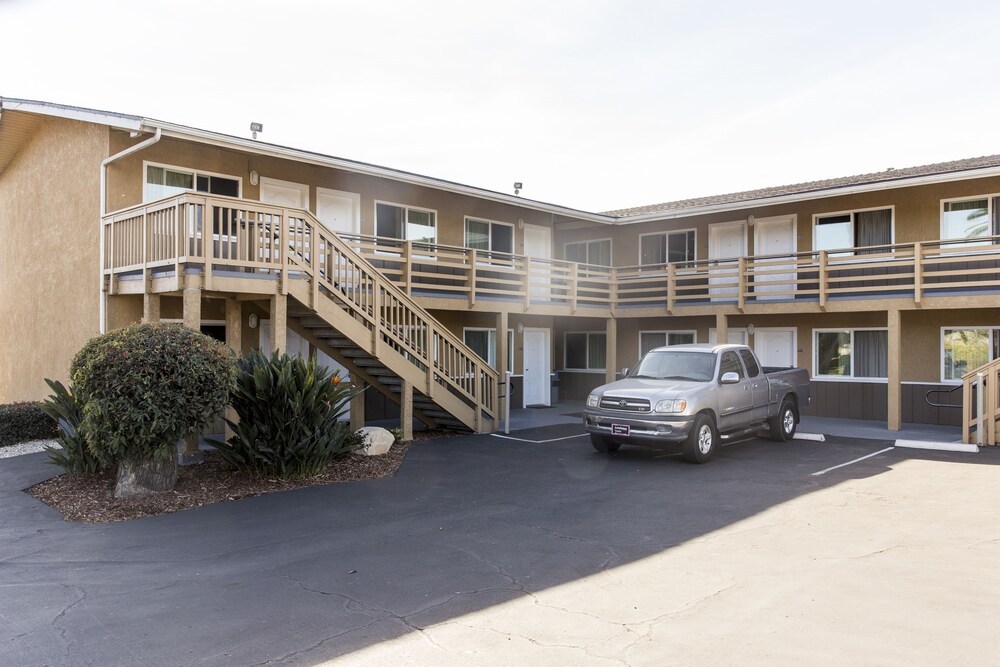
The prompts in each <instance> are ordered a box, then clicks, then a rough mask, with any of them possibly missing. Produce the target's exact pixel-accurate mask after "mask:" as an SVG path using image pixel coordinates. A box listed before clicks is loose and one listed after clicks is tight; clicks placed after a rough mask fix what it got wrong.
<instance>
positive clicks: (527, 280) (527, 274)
mask: <svg viewBox="0 0 1000 667" xmlns="http://www.w3.org/2000/svg"><path fill="white" fill-rule="evenodd" d="M530 306H531V257H525V258H524V311H525V312H527V311H528V308H529V307H530Z"/></svg>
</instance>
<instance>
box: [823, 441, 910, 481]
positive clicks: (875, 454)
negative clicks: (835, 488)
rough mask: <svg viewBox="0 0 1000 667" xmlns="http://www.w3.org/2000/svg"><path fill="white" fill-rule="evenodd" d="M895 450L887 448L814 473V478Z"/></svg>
mask: <svg viewBox="0 0 1000 667" xmlns="http://www.w3.org/2000/svg"><path fill="white" fill-rule="evenodd" d="M893 449H895V447H886V448H885V449H880V450H878V451H877V452H875V453H873V454H868V455H867V456H862V457H860V458H856V459H854V460H853V461H848V462H847V463H841V464H840V465H839V466H833V467H832V468H827V469H826V470H820V471H819V472H814V473H813V477H816V476H817V475H825V474H826V473H828V472H830V471H831V470H836V469H837V468H843V467H844V466H849V465H851V464H852V463H857V462H858V461H864V460H865V459H870V458H871V457H873V456H878V455H879V454H885V453H886V452H888V451H891V450H893Z"/></svg>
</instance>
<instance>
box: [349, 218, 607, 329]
mask: <svg viewBox="0 0 1000 667" xmlns="http://www.w3.org/2000/svg"><path fill="white" fill-rule="evenodd" d="M340 237H341V238H342V239H344V241H345V242H346V243H348V244H349V245H350V246H351V247H353V248H354V249H355V250H356V251H358V252H359V253H361V254H362V255H364V256H365V257H367V258H368V260H369V261H370V262H371V263H372V264H373V265H374V266H377V267H379V269H380V270H381V271H382V272H383V273H384V274H385V275H387V276H390V277H392V279H393V280H395V281H396V282H397V283H398V284H399V285H400V287H402V288H403V289H405V290H406V291H407V292H408V293H410V294H417V295H420V296H428V297H460V298H463V299H466V300H467V301H468V303H469V304H470V305H475V303H476V302H477V300H491V299H493V300H495V299H504V300H516V301H519V302H522V303H523V304H524V305H525V307H531V306H533V305H534V306H542V307H551V306H562V307H567V308H568V309H569V310H570V311H571V312H576V310H577V309H578V308H584V307H589V308H598V309H603V310H605V311H610V309H611V305H612V295H613V287H612V284H613V278H614V269H613V268H611V267H607V266H594V265H590V264H577V263H576V262H567V261H564V260H560V259H538V258H532V257H526V256H523V255H512V254H509V253H499V252H491V251H488V250H476V249H474V248H463V247H460V246H449V245H442V244H438V243H424V242H420V241H402V240H399V239H392V238H385V237H378V236H363V235H359V234H341V235H340Z"/></svg>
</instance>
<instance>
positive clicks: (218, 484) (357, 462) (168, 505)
mask: <svg viewBox="0 0 1000 667" xmlns="http://www.w3.org/2000/svg"><path fill="white" fill-rule="evenodd" d="M408 448H409V444H408V443H396V444H395V445H393V446H392V449H390V450H389V452H388V453H387V454H385V455H384V456H361V455H359V454H350V455H348V456H347V457H345V458H342V459H339V460H337V461H334V462H333V463H331V464H330V465H329V466H327V468H326V469H325V470H324V471H323V472H321V473H320V474H318V475H316V476H314V477H309V478H307V479H292V480H285V479H271V478H266V477H253V476H251V475H247V474H245V473H241V472H237V471H235V470H230V469H227V468H226V467H225V466H224V465H223V461H222V457H221V456H219V454H218V453H216V452H213V451H207V452H205V461H204V462H203V463H198V464H194V465H187V466H181V467H180V469H179V471H178V476H177V486H176V487H175V488H174V490H173V491H167V492H165V493H160V494H157V495H155V496H152V497H150V498H145V499H143V500H138V501H128V502H126V501H121V500H115V498H114V497H113V495H112V491H113V490H114V485H115V473H113V472H108V473H104V474H100V475H90V476H77V477H74V476H71V475H59V476H58V477H53V478H52V479H49V480H46V481H44V482H42V483H40V484H36V485H35V486H32V487H31V488H29V489H26V491H27V493H29V494H31V495H32V496H34V497H35V498H37V499H39V500H41V501H42V502H43V503H45V504H47V505H50V506H52V507H54V508H56V509H57V510H59V511H60V512H62V515H63V518H64V519H66V520H67V521H80V522H82V523H107V522H110V521H126V520H128V519H137V518H139V517H143V516H152V515H156V514H169V513H171V512H179V511H181V510H186V509H190V508H192V507H201V506H202V505H211V504H213V503H224V502H228V501H230V500H238V499H240V498H249V497H250V496H259V495H261V494H262V493H273V492H275V491H285V490H287V489H299V488H302V487H305V486H317V485H320V484H333V483H335V482H354V481H358V480H363V479H376V478H379V477H389V476H392V475H394V474H396V471H397V470H398V469H399V466H400V465H401V464H402V463H403V458H404V457H405V456H406V450H407V449H408Z"/></svg>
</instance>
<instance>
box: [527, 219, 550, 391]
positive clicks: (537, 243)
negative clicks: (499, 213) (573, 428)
mask: <svg viewBox="0 0 1000 667" xmlns="http://www.w3.org/2000/svg"><path fill="white" fill-rule="evenodd" d="M524 254H525V255H527V256H528V257H531V258H532V259H541V260H548V259H552V230H551V229H549V228H548V227H542V226H541V225H525V226H524ZM528 282H529V283H530V285H531V288H530V291H531V299H532V300H539V301H547V300H550V299H551V298H552V295H551V286H552V265H551V264H550V263H549V262H532V263H531V273H530V275H529V277H528ZM546 402H547V401H546Z"/></svg>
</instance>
